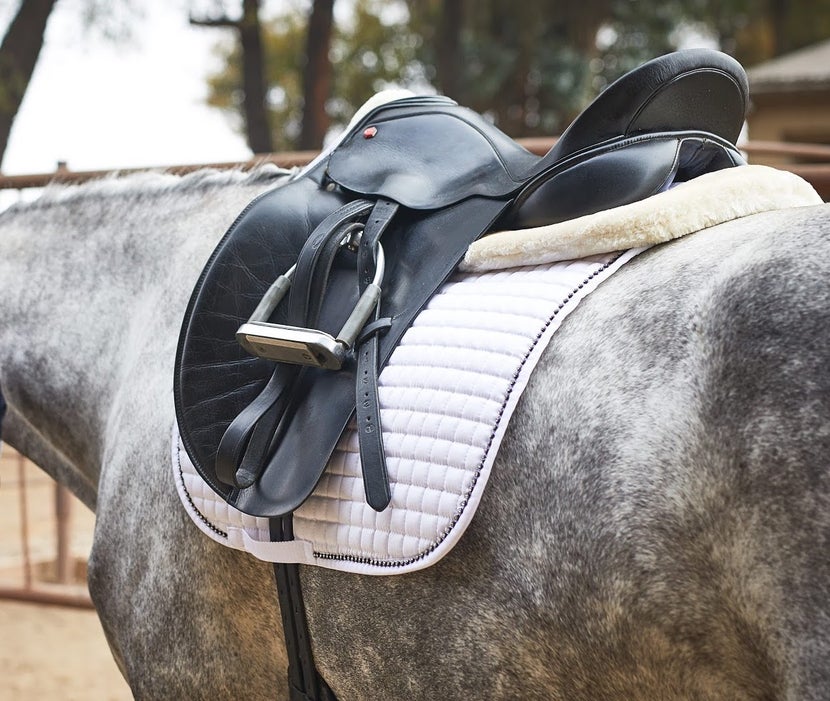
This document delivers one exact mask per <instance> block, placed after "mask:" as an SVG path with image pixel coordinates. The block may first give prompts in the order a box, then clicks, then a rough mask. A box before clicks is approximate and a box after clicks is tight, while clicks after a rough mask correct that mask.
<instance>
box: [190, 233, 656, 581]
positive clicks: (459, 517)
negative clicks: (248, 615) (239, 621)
mask: <svg viewBox="0 0 830 701" xmlns="http://www.w3.org/2000/svg"><path fill="white" fill-rule="evenodd" d="M642 250H644V249H642V248H640V249H634V250H630V251H627V252H624V253H606V254H603V255H597V256H594V257H592V258H586V259H583V260H578V261H564V262H557V263H548V264H544V265H537V266H529V267H522V268H515V269H511V270H506V271H495V272H485V273H458V274H456V275H455V276H454V277H453V278H452V279H451V280H450V281H449V282H448V283H447V284H445V285H444V286H443V287H442V288H441V290H440V292H439V293H438V294H436V295H435V296H434V297H433V298H432V300H431V301H430V302H429V304H428V305H427V307H425V308H424V310H423V311H422V312H421V313H420V314H419V315H418V317H417V318H416V320H415V322H414V323H413V325H412V327H411V328H410V329H408V330H407V332H406V333H405V334H404V336H403V338H402V340H401V343H400V344H399V346H398V347H397V348H396V349H395V351H394V352H393V354H392V357H391V358H390V360H389V363H388V364H387V366H386V367H385V368H384V369H383V372H382V373H381V375H380V380H379V396H380V403H381V420H382V424H383V441H384V446H385V448H386V455H387V466H388V470H389V478H390V483H391V488H392V502H391V504H390V506H389V507H388V508H387V509H385V510H384V511H383V512H381V513H378V512H376V511H374V510H373V509H372V508H371V507H369V506H368V505H367V504H366V500H365V497H364V493H363V480H362V477H361V469H360V458H359V455H358V441H357V435H356V433H355V431H354V427H353V426H352V427H350V428H348V429H347V430H346V432H345V433H344V435H343V436H342V437H341V440H340V443H339V444H338V446H337V449H336V451H335V453H334V455H333V456H332V458H331V460H330V461H329V464H328V466H327V468H326V471H325V473H324V475H323V478H322V479H321V481H320V483H319V484H318V486H317V488H316V489H315V491H314V493H313V494H312V495H311V497H309V499H308V500H307V501H306V502H305V503H304V504H303V505H302V506H301V507H300V508H299V509H298V510H297V511H296V512H295V514H294V533H295V540H294V541H291V542H288V543H273V542H270V539H269V527H268V520H267V519H264V518H256V517H253V516H248V515H245V514H243V513H241V512H240V511H238V510H237V509H235V508H233V507H231V506H228V505H227V504H226V503H225V502H224V501H223V500H222V499H221V498H220V497H219V496H217V495H216V494H215V493H214V492H213V491H212V490H211V489H210V487H208V486H207V484H206V483H205V482H204V481H203V480H202V478H201V477H200V476H199V475H198V473H197V472H196V470H195V468H194V467H193V465H192V463H191V462H190V460H189V458H188V457H187V454H186V452H185V451H184V449H183V447H182V444H181V440H180V439H179V436H178V431H177V430H174V436H173V468H174V473H175V477H176V485H177V488H178V490H179V494H180V496H181V499H182V502H183V504H184V506H185V508H186V509H187V512H188V514H190V516H191V518H192V519H193V521H194V523H195V524H196V525H197V526H198V527H199V528H200V529H201V530H202V531H203V532H204V533H206V534H207V535H208V536H209V537H211V538H213V539H214V540H216V541H217V542H220V543H222V544H224V545H227V546H230V547H232V548H238V549H241V550H246V551H248V552H250V553H252V554H253V555H255V556H256V557H258V558H260V559H263V560H268V561H272V562H300V563H305V564H313V565H319V566H321V567H327V568H331V569H337V570H343V571H348V572H359V573H363V574H383V575H388V574H400V573H403V572H410V571H414V570H417V569H421V568H424V567H428V566H429V565H432V564H433V563H435V562H437V561H438V560H439V559H441V558H442V557H443V556H444V555H445V554H446V553H447V552H449V550H450V549H451V548H452V547H453V545H454V544H455V543H456V542H457V541H458V539H459V538H460V537H461V535H462V534H463V532H464V530H465V529H466V528H467V526H468V525H469V523H470V520H471V519H472V517H473V514H474V513H475V510H476V508H477V506H478V504H479V501H480V499H481V495H482V492H483V490H484V487H485V485H486V483H487V479H488V477H489V475H490V470H491V467H492V465H493V462H494V460H495V456H496V453H497V451H498V448H499V444H500V442H501V439H502V437H503V435H504V432H505V430H506V428H507V423H508V421H509V420H510V417H511V415H512V413H513V410H514V409H515V407H516V404H517V402H518V401H519V397H520V396H521V394H522V391H523V390H524V388H525V386H526V384H527V381H528V378H529V377H530V374H531V372H532V371H533V368H534V367H535V365H536V363H537V362H538V360H539V357H540V356H541V354H542V351H543V350H544V349H545V347H546V346H547V344H548V342H549V341H550V339H551V337H552V335H553V333H554V332H555V331H556V329H557V328H559V326H560V324H561V323H562V321H563V319H564V318H565V317H566V316H567V315H568V314H569V313H570V312H571V311H573V309H574V308H576V306H577V304H579V302H580V301H581V300H582V299H583V298H584V297H585V296H586V295H587V294H589V293H590V292H591V291H592V290H593V289H595V288H596V287H597V285H599V284H600V283H601V282H602V281H603V280H605V279H606V278H608V277H609V276H610V275H611V274H612V273H613V272H614V271H616V270H618V269H619V268H620V267H621V266H622V265H623V264H624V263H625V262H627V261H628V260H630V259H631V258H633V257H634V256H635V255H636V254H637V253H639V252H640V251H642ZM309 440H313V436H310V437H309Z"/></svg>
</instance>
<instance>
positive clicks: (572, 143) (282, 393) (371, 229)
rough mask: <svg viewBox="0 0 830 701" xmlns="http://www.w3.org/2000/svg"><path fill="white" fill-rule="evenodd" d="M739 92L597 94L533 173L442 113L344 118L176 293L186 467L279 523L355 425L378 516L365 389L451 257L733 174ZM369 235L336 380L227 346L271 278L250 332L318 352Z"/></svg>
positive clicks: (486, 133) (714, 76)
mask: <svg viewBox="0 0 830 701" xmlns="http://www.w3.org/2000/svg"><path fill="white" fill-rule="evenodd" d="M747 94H748V89H747V81H746V76H745V74H744V72H743V69H742V68H741V67H740V65H739V64H738V63H737V62H735V61H734V60H732V59H731V58H729V57H728V56H726V55H724V54H721V53H719V52H715V51H709V50H691V51H683V52H677V53H675V54H669V55H667V56H664V57H660V58H658V59H655V60H653V61H651V62H649V63H646V64H644V65H643V66H641V67H640V68H639V69H637V70H635V71H633V72H632V73H630V74H628V75H626V76H623V77H622V78H621V79H619V80H618V81H616V82H615V83H614V84H612V85H611V86H610V87H609V88H608V89H607V90H606V91H605V92H603V93H602V94H601V95H600V96H599V97H598V98H597V99H596V100H595V101H594V102H593V103H591V105H589V106H588V107H587V108H586V109H585V111H584V112H583V113H582V114H581V115H580V116H579V117H577V119H576V120H575V121H574V122H573V124H571V126H570V127H569V128H568V129H567V130H566V131H565V133H564V134H563V135H562V137H561V138H560V139H559V141H558V142H557V143H556V145H555V146H554V147H553V148H552V149H551V151H550V152H548V153H547V154H546V155H545V156H543V157H541V158H539V157H537V156H534V155H533V154H531V153H529V152H528V151H526V150H525V149H524V148H522V147H521V146H520V145H518V144H517V143H516V142H514V141H513V140H512V139H510V138H509V137H508V136H506V135H505V134H503V133H502V132H501V131H499V130H498V129H497V128H496V127H495V126H493V125H492V124H490V123H489V122H487V121H486V120H485V119H483V118H482V117H481V116H479V115H477V114H476V113H474V112H472V111H470V110H468V109H466V108H464V107H460V106H458V105H457V104H456V103H455V102H453V101H452V100H450V99H448V98H445V97H440V96H427V97H408V98H403V99H397V100H394V101H392V102H389V103H387V104H383V105H380V106H377V107H374V108H371V109H367V110H363V111H361V112H360V113H359V114H358V116H357V117H356V119H355V120H354V121H353V123H352V124H351V125H350V127H349V128H348V129H347V131H346V133H345V134H344V136H343V137H342V138H341V140H340V141H339V142H338V143H337V144H336V146H335V147H334V148H333V150H330V151H329V152H327V153H326V154H324V155H323V156H322V157H321V158H318V159H316V160H315V161H314V162H313V163H312V164H311V165H310V166H308V167H307V168H305V169H304V170H302V171H301V172H300V173H299V174H298V175H297V176H296V177H294V178H293V179H292V180H291V181H290V182H288V183H287V184H285V185H282V186H280V187H277V188H276V189H274V190H271V191H269V192H267V193H265V194H264V195H261V196H260V197H258V198H257V199H255V200H254V201H253V202H252V203H251V204H250V205H249V206H248V207H247V208H246V209H245V210H244V211H243V212H242V213H241V214H240V215H239V217H238V218H237V219H236V221H235V222H234V223H233V224H232V226H231V227H230V229H229V230H228V232H227V233H226V234H225V236H224V237H223V238H222V240H221V241H220V242H219V244H218V245H217V247H216V249H215V250H214V252H213V254H212V255H211V257H210V259H209V260H208V262H207V264H206V266H205V268H204V270H203V271H202V274H201V276H200V278H199V280H198V282H197V284H196V287H195V289H194V291H193V294H192V296H191V299H190V302H189V305H188V308H187V310H186V312H185V317H184V321H183V324H182V331H181V335H180V339H179V347H178V352H177V358H176V365H175V377H174V391H175V392H174V394H175V404H176V416H177V420H178V425H179V430H180V433H181V438H182V442H183V445H184V447H185V449H186V450H187V453H188V455H189V457H190V458H191V460H192V462H193V464H194V466H195V468H196V470H197V471H198V472H199V474H200V475H201V476H202V477H203V479H204V480H205V481H206V482H207V484H208V485H210V487H211V488H212V489H214V490H215V491H216V492H217V493H218V494H220V496H222V498H223V499H225V500H226V501H227V502H228V503H229V504H231V505H232V506H234V507H236V508H237V509H239V510H240V511H243V512H245V513H248V514H251V515H254V516H265V517H270V518H277V517H284V516H286V515H288V514H290V513H291V512H293V511H294V510H295V509H296V508H297V507H299V506H300V505H301V504H302V503H303V501H304V500H305V499H306V498H307V497H308V495H309V494H310V493H311V492H312V490H313V489H314V486H315V485H316V484H317V481H318V480H319V478H320V476H321V475H322V472H323V470H324V468H325V465H326V463H327V461H328V459H329V456H330V455H331V453H332V451H333V450H334V447H335V445H336V442H337V440H338V438H339V436H340V434H341V433H342V431H343V429H344V428H345V426H346V424H347V422H348V421H349V419H350V417H351V416H352V415H353V414H354V413H355V411H357V418H358V427H359V432H360V449H361V462H362V464H363V472H364V483H365V488H366V496H367V500H368V501H369V503H370V505H372V507H373V508H376V509H378V510H381V509H383V508H385V506H386V505H387V504H388V503H389V498H390V495H389V492H388V485H387V484H386V480H385V466H384V464H383V446H382V439H381V438H380V436H381V432H380V425H379V420H380V417H379V407H378V405H377V396H376V389H375V388H374V386H375V384H376V379H377V374H378V373H379V372H380V370H381V369H382V367H383V365H384V363H385V362H386V360H388V358H389V356H390V355H391V352H392V350H393V349H394V347H395V345H396V343H397V342H398V340H399V339H400V338H401V336H402V335H403V333H404V331H405V330H406V328H407V327H408V326H409V325H410V323H411V322H412V319H413V318H414V317H415V315H416V314H417V313H418V311H419V310H420V309H421V308H422V307H423V305H424V304H425V303H426V302H427V300H428V299H429V298H430V296H431V295H432V294H433V293H434V292H435V290H436V289H437V288H438V287H439V286H440V285H441V284H442V282H443V281H444V280H445V279H446V278H447V277H448V276H449V275H450V274H451V273H452V271H453V270H454V269H455V267H456V266H457V264H458V262H459V261H460V260H461V258H462V257H463V255H464V253H465V251H466V249H467V247H468V246H469V244H470V243H471V242H472V241H474V240H475V239H477V238H478V237H480V236H482V235H484V234H487V233H488V232H491V231H494V230H496V229H503V228H514V229H515V228H522V227H530V226H538V225H541V224H550V223H555V222H560V221H565V220H568V219H572V218H575V217H578V216H582V215H585V214H591V213H594V212H597V211H600V210H603V209H607V208H610V207H615V206H619V205H623V204H627V203H630V202H635V201H637V200H640V199H643V198H645V197H648V196H650V195H652V194H655V193H657V192H660V191H661V190H664V189H666V188H667V187H668V186H669V185H670V184H671V183H672V182H675V181H678V180H689V179H692V178H694V177H697V176H698V175H701V174H703V173H705V172H710V171H713V170H718V169H721V168H725V167H731V166H735V165H740V164H742V163H743V160H742V158H741V156H740V154H739V153H738V151H737V150H736V149H735V146H734V142H735V140H736V139H737V137H738V134H739V132H740V129H741V125H742V123H743V119H744V115H745V112H746V106H747ZM358 229H359V230H360V231H361V232H362V233H361V234H360V240H359V241H357V240H355V239H354V233H355V231H356V230H358ZM381 238H382V243H383V245H382V251H383V253H384V254H385V255H384V258H385V262H386V265H385V274H384V275H383V276H382V278H383V279H382V280H381V281H380V283H379V288H382V293H381V292H380V291H379V292H378V294H379V295H380V301H379V303H378V304H375V305H374V309H373V313H372V315H371V317H370V318H369V320H368V323H367V325H366V326H365V328H364V329H363V333H362V335H359V336H358V337H357V339H356V340H354V342H353V345H351V346H348V347H347V349H346V350H347V352H346V353H345V355H344V359H343V363H342V366H341V367H340V369H339V370H337V371H330V370H326V369H323V368H320V367H297V366H294V365H289V364H287V363H284V362H276V363H275V362H273V361H271V360H267V359H264V358H260V357H255V356H251V355H250V354H248V353H247V352H246V351H245V350H244V349H243V348H242V347H241V346H240V345H239V344H238V343H237V342H236V340H235V335H236V333H237V330H238V329H239V327H240V326H241V325H242V324H244V323H245V322H246V321H247V320H248V319H249V318H250V317H251V316H252V314H254V311H255V310H256V309H257V308H258V305H259V304H260V300H261V299H262V298H263V295H266V293H267V292H268V291H269V289H271V288H272V283H274V281H275V280H277V279H278V278H280V276H283V274H284V273H286V271H290V270H291V271H292V273H291V274H292V275H293V279H291V284H290V296H289V297H288V299H287V303H285V304H279V305H276V306H275V307H274V308H273V309H272V308H271V307H269V308H268V315H267V319H266V320H264V325H265V326H267V327H272V328H276V329H279V328H283V327H292V328H299V329H308V328H311V327H314V328H316V329H319V330H320V331H321V332H323V333H325V334H329V335H331V336H332V337H334V335H335V334H337V330H338V329H340V326H341V324H342V323H343V320H344V319H346V318H348V317H349V315H350V314H351V312H352V310H353V309H354V308H355V306H356V305H357V303H358V300H359V298H361V296H362V295H363V293H364V292H365V291H366V289H367V288H368V287H369V286H370V285H371V284H372V277H373V275H374V276H375V277H377V275H375V274H376V273H377V270H376V265H379V253H378V252H379V250H380V249H379V248H378V245H379V244H380V241H381ZM344 240H349V241H351V242H352V243H354V246H352V248H354V249H355V250H351V249H350V248H349V247H348V246H346V247H344V246H341V243H342V242H343V241H344ZM295 264H296V266H295ZM356 269H357V276H356V275H355V270H356ZM286 279H288V278H286ZM286 286H287V283H286ZM269 294H270V293H269ZM359 330H360V329H358V331H359ZM364 451H365V452H364Z"/></svg>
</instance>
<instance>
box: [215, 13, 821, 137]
mask: <svg viewBox="0 0 830 701" xmlns="http://www.w3.org/2000/svg"><path fill="white" fill-rule="evenodd" d="M316 4H317V3H315V5H316ZM350 11H351V13H352V14H351V17H350V18H349V19H348V20H346V21H342V22H341V23H340V25H341V26H334V27H333V29H332V30H331V48H330V60H331V62H332V63H333V64H334V69H333V75H331V78H330V79H329V78H327V77H324V79H323V80H321V81H319V84H318V85H317V87H318V91H317V92H315V98H314V99H315V101H316V104H318V105H319V104H321V102H322V99H323V93H325V92H326V90H327V85H329V80H330V81H331V82H330V85H331V88H330V94H329V97H328V100H327V102H326V103H325V104H326V112H327V114H328V118H329V119H330V120H331V123H332V125H334V126H336V125H338V124H343V123H345V122H346V121H347V120H348V118H349V117H350V116H351V114H353V112H354V110H355V109H356V108H357V107H358V106H359V105H360V104H361V103H362V102H363V101H364V100H365V99H367V98H368V97H369V96H370V95H371V94H372V93H374V92H375V91H377V90H378V89H381V88H383V87H386V86H388V85H390V84H395V85H400V86H404V87H412V88H413V89H416V90H420V91H424V90H427V91H428V90H431V89H435V90H438V91H439V92H443V93H445V94H448V95H450V96H451V97H453V98H455V99H456V100H458V101H459V102H460V103H462V104H465V105H468V106H470V107H471V108H473V109H475V110H476V111H479V112H482V113H486V114H487V115H488V116H489V117H490V118H491V119H492V120H493V121H494V122H495V123H497V124H498V125H499V126H500V127H501V128H502V129H503V130H504V131H506V132H507V133H508V134H511V135H512V136H516V137H518V136H534V135H550V134H556V133H559V132H561V131H562V129H564V127H565V126H567V124H568V122H569V121H570V119H571V118H573V116H575V114H576V113H578V111H579V110H580V109H582V107H584V105H585V104H586V102H587V101H588V100H589V99H591V98H592V97H593V96H594V95H596V94H597V93H598V92H599V91H600V90H602V89H603V88H604V87H605V86H606V85H607V84H608V83H609V82H610V81H612V80H614V79H616V78H617V77H619V76H620V75H622V74H623V73H624V72H626V71H627V70H630V69H631V68H633V67H634V66H636V65H638V64H640V63H642V62H643V61H645V60H647V59H649V58H652V57H654V56H657V55H659V54H662V53H665V52H667V51H672V50H674V49H676V48H680V47H683V46H689V45H700V44H708V45H710V46H720V47H721V48H723V49H724V50H726V51H727V52H729V53H731V54H733V55H734V56H736V58H738V59H739V60H740V61H742V62H744V63H745V64H746V65H752V64H754V63H756V62H758V61H760V60H763V59H766V58H769V57H771V56H774V55H777V54H778V53H780V52H782V51H789V50H792V49H795V48H798V47H800V46H804V45H806V44H809V43H811V42H813V41H817V40H819V39H822V38H825V37H827V36H828V35H830V0H811V1H810V2H807V1H806V0H801V1H799V0H663V2H661V3H659V4H655V3H651V2H645V1H644V0H525V1H524V2H516V1H515V0H476V2H472V0H410V1H409V2H406V3H404V2H399V1H396V0H386V1H385V2H381V0H355V1H354V3H353V6H352V7H351V8H350ZM312 14H313V13H312ZM308 27H309V25H308V23H307V19H306V16H304V15H303V13H302V12H301V11H299V10H297V9H295V10H294V11H292V12H288V13H287V14H285V15H282V16H281V17H279V18H277V19H275V20H274V21H273V22H270V23H268V24H267V26H266V27H265V44H266V52H267V53H268V54H269V57H268V66H267V69H266V77H267V79H268V81H269V85H271V86H272V87H271V88H270V90H269V92H268V95H269V98H270V102H269V106H270V108H271V109H272V111H274V112H275V113H276V114H278V115H280V122H279V123H280V125H281V128H280V130H279V133H278V134H276V135H275V144H276V145H277V147H278V148H292V147H294V146H295V145H296V144H297V143H298V137H299V134H300V133H301V131H302V122H303V117H302V112H301V105H302V104H303V99H302V95H303V92H302V90H301V86H302V85H303V78H302V68H301V66H302V65H303V57H302V52H303V50H304V49H303V47H304V43H303V39H304V32H308V34H306V35H305V39H306V41H307V40H308V39H309V38H310V36H311V32H310V30H309V29H308ZM320 50H321V49H320V47H319V46H318V47H317V48H316V49H315V51H320ZM224 58H225V63H226V66H225V68H223V69H222V70H221V71H220V72H219V73H217V74H216V75H214V76H212V77H211V97H210V100H211V103H212V104H216V105H221V106H222V107H224V108H226V109H231V110H233V109H235V108H236V104H237V103H235V102H234V99H233V95H234V94H235V91H238V90H239V85H240V83H239V73H238V69H237V68H236V67H235V65H234V61H235V60H237V57H235V55H234V54H233V53H232V52H226V53H225V55H224ZM326 70H328V69H326ZM326 75H329V74H326ZM306 78H307V81H310V79H309V78H308V76H306ZM311 82H313V81H311ZM305 89H306V91H307V90H308V89H309V84H306V87H305ZM316 119H317V124H321V123H323V122H324V120H320V118H319V115H318V116H317V117H316ZM316 128H317V127H315V129H316ZM320 133H321V132H320V131H318V132H317V136H316V137H315V138H316V139H317V140H318V141H319V135H320ZM303 143H304V144H306V145H308V144H310V143H311V142H310V141H304V142H303Z"/></svg>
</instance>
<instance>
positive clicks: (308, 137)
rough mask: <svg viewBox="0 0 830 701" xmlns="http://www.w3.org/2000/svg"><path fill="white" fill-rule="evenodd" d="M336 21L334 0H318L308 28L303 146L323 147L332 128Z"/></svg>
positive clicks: (314, 3)
mask: <svg viewBox="0 0 830 701" xmlns="http://www.w3.org/2000/svg"><path fill="white" fill-rule="evenodd" d="M333 23H334V0H314V2H313V3H312V5H311V13H310V15H309V20H308V29H307V30H306V44H305V47H306V48H305V57H304V58H305V67H304V68H305V69H304V70H303V120H302V127H301V129H300V139H299V143H298V144H297V145H298V146H299V147H300V148H301V149H315V148H320V147H321V146H322V145H323V138H324V137H325V136H326V132H327V131H328V128H329V118H328V113H327V112H326V102H327V101H328V98H329V94H330V92H331V76H332V66H331V58H330V57H329V50H330V49H331V30H332V25H333Z"/></svg>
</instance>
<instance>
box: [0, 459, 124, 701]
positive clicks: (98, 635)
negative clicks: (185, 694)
mask: <svg viewBox="0 0 830 701" xmlns="http://www.w3.org/2000/svg"><path fill="white" fill-rule="evenodd" d="M21 470H22V473H21ZM55 490H56V487H55V483H54V482H53V481H52V480H51V479H49V477H47V476H46V475H45V474H44V473H43V472H41V471H40V470H39V469H38V468H37V467H35V466H34V465H32V464H31V463H29V462H28V461H23V460H22V459H21V458H20V457H19V456H18V455H17V454H16V453H15V452H14V451H13V450H12V449H11V448H9V447H8V446H6V445H3V446H0V534H2V535H0V589H16V590H20V589H22V588H23V587H24V584H25V575H24V573H25V570H26V568H25V566H24V563H25V562H26V558H25V557H24V554H25V552H27V551H28V553H29V556H28V559H29V561H30V563H31V565H30V572H31V576H32V580H31V581H32V586H33V587H36V588H38V589H39V590H44V591H48V592H50V593H53V592H56V593H58V594H69V595H72V596H75V597H79V596H85V595H86V587H85V581H84V571H85V563H86V559H87V557H88V555H89V548H90V546H91V544H92V529H93V526H94V523H95V518H94V516H93V514H92V513H90V512H89V510H88V509H86V507H84V506H83V504H81V503H80V502H78V501H76V500H75V499H74V498H72V499H71V501H70V521H69V523H70V526H69V540H68V544H69V553H70V564H71V571H70V578H69V581H68V582H67V583H65V584H56V583H55V582H54V578H55V558H56V551H57V535H56V530H57V520H56V517H55V509H56V507H55V503H56V496H55ZM24 509H25V511H26V520H25V523H26V524H27V525H26V527H25V528H24V527H23V521H22V519H21V514H22V512H23V510H24ZM24 533H25V535H26V542H27V547H24ZM50 580H51V581H50ZM0 678H1V679H3V683H2V684H0V701H124V700H127V699H131V698H132V696H131V694H130V691H129V689H128V688H127V685H126V683H125V682H124V680H123V678H122V677H121V673H120V672H119V671H118V668H117V666H116V665H115V662H114V661H113V659H112V656H111V655H110V652H109V648H108V647H107V643H106V640H105V638H104V633H103V631H102V630H101V626H100V624H99V623H98V618H97V617H96V615H95V612H94V611H93V610H92V609H82V608H70V607H66V606H56V605H44V604H38V603H30V602H20V601H12V600H9V599H4V598H0Z"/></svg>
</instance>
